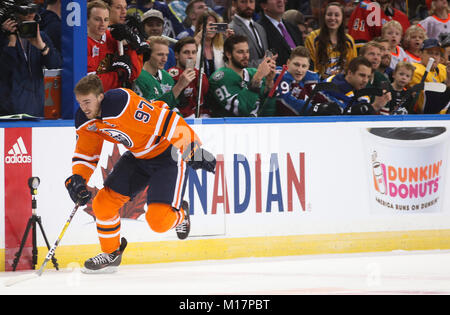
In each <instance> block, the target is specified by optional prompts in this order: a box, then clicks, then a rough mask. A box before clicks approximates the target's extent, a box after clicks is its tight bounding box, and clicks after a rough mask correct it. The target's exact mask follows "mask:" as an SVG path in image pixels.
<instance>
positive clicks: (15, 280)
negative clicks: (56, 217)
mask: <svg viewBox="0 0 450 315" xmlns="http://www.w3.org/2000/svg"><path fill="white" fill-rule="evenodd" d="M79 207H80V205H79V204H78V203H77V204H76V205H75V207H74V208H73V210H72V212H71V213H70V216H69V218H68V219H67V221H66V224H64V227H63V229H62V231H61V233H59V236H58V238H57V239H56V242H55V244H54V245H53V246H52V248H50V250H49V251H48V253H47V256H46V257H45V259H44V262H43V263H42V265H41V268H39V270H38V271H36V272H35V273H32V274H26V275H23V276H18V277H14V278H11V279H9V280H7V281H5V283H4V285H5V286H7V287H10V286H12V285H14V284H16V283H19V282H23V281H26V280H29V279H34V278H38V277H40V276H41V275H42V273H43V272H44V268H45V266H46V265H47V263H48V262H49V260H50V259H52V257H53V255H54V254H55V250H56V247H58V245H59V242H60V241H61V239H62V238H63V236H64V234H65V233H66V230H67V228H68V227H69V224H70V222H71V221H72V218H73V217H74V216H75V213H76V212H77V210H78V208H79Z"/></svg>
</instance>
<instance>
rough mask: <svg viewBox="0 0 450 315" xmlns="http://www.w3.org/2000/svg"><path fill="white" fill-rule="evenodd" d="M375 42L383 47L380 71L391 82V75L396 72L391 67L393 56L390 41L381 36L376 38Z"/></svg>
mask: <svg viewBox="0 0 450 315" xmlns="http://www.w3.org/2000/svg"><path fill="white" fill-rule="evenodd" d="M373 41H374V42H377V43H378V44H380V45H381V47H383V48H382V49H381V62H380V66H379V67H378V71H379V72H381V73H383V74H384V76H385V77H386V78H388V79H389V80H390V81H391V75H392V72H393V71H394V70H393V69H392V68H391V67H390V65H391V59H392V55H391V52H390V51H389V41H388V40H387V39H385V38H383V37H381V36H379V37H375V38H374V39H373Z"/></svg>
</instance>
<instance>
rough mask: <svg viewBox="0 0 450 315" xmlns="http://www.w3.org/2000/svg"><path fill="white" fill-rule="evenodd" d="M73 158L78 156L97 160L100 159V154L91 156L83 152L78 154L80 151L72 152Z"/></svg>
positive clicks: (88, 159) (87, 159)
mask: <svg viewBox="0 0 450 315" xmlns="http://www.w3.org/2000/svg"><path fill="white" fill-rule="evenodd" d="M73 157H74V158H80V159H83V160H86V161H95V160H99V159H100V155H93V156H88V155H85V154H80V153H74V154H73Z"/></svg>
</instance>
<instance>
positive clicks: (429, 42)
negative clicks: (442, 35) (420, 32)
mask: <svg viewBox="0 0 450 315" xmlns="http://www.w3.org/2000/svg"><path fill="white" fill-rule="evenodd" d="M434 47H439V48H441V43H440V42H439V41H438V40H437V39H436V38H428V39H425V40H424V41H423V44H422V50H424V49H428V48H434Z"/></svg>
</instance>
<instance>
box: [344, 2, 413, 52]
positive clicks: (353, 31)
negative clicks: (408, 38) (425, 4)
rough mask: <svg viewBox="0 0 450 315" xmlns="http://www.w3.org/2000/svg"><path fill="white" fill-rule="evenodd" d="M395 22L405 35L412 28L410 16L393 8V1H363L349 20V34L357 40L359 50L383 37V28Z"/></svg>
mask: <svg viewBox="0 0 450 315" xmlns="http://www.w3.org/2000/svg"><path fill="white" fill-rule="evenodd" d="M392 20H395V21H397V22H399V23H400V24H401V26H402V28H403V34H404V33H405V31H406V30H407V29H408V27H410V22H409V20H408V16H407V15H406V14H405V13H403V12H402V11H400V10H397V9H395V8H393V7H392V5H391V0H377V1H370V0H365V1H361V2H360V3H359V5H358V6H357V7H356V9H355V10H354V11H353V13H352V15H351V16H350V18H349V19H348V24H347V26H348V33H349V35H350V36H352V37H353V39H354V40H355V43H356V46H357V48H360V47H361V46H362V45H363V44H364V43H366V42H369V41H371V40H372V39H374V38H375V37H378V36H380V35H381V27H382V26H383V24H385V23H386V22H389V21H392Z"/></svg>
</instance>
